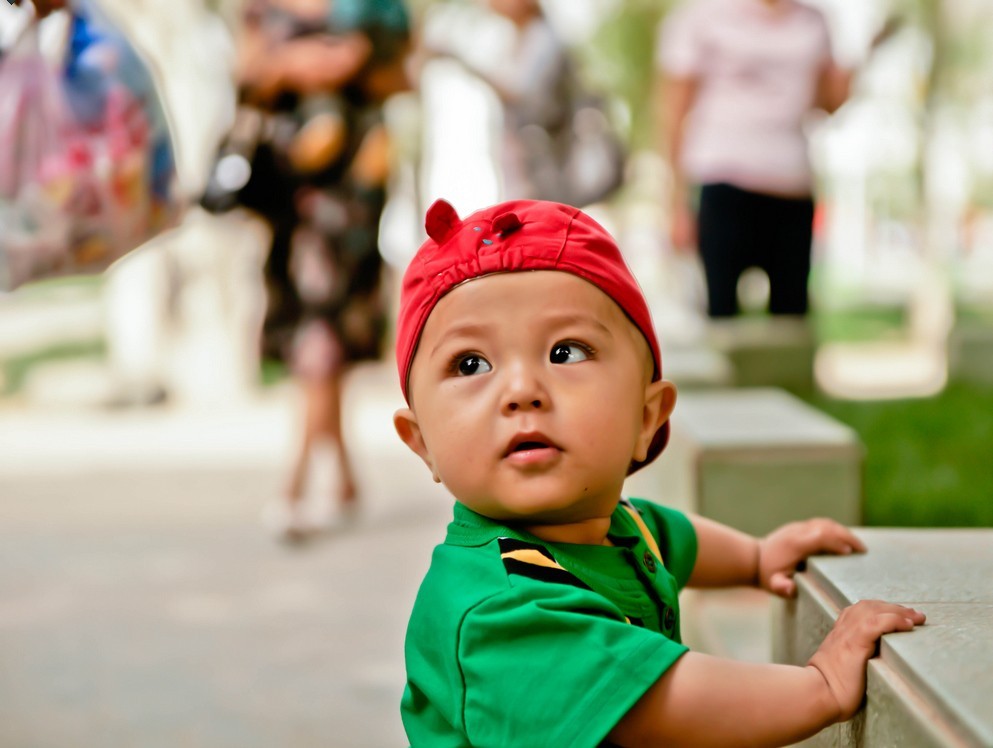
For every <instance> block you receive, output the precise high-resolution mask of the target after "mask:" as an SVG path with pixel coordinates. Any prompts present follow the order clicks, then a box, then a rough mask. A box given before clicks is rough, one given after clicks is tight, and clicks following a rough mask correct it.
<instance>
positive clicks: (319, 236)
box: [243, 0, 409, 538]
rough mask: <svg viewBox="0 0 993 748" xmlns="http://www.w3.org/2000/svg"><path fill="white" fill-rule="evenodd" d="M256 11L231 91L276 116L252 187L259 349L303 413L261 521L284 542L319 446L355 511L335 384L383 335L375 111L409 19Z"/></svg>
mask: <svg viewBox="0 0 993 748" xmlns="http://www.w3.org/2000/svg"><path fill="white" fill-rule="evenodd" d="M262 12H263V15H262V16H261V18H258V19H250V22H253V23H259V24H260V26H259V29H258V30H259V31H261V32H262V34H263V35H266V34H268V39H263V43H262V45H261V46H260V48H259V50H258V51H257V52H255V53H254V54H253V55H252V56H250V57H249V58H248V59H246V64H245V66H244V68H243V71H244V76H245V77H244V79H243V85H244V98H245V99H246V100H248V101H251V102H253V103H255V104H256V105H262V106H267V107H271V109H272V110H273V111H275V112H278V113H279V114H280V117H278V118H277V119H276V121H275V122H274V127H273V137H272V140H271V141H270V143H269V144H268V145H269V147H270V149H271V154H270V156H269V159H270V162H269V166H268V169H269V172H268V179H267V180H266V181H265V182H261V181H260V182H257V188H256V189H257V190H258V192H259V195H264V196H266V198H267V199H270V200H272V201H273V205H270V206H263V207H264V209H265V210H266V211H267V212H268V216H267V217H268V218H269V220H270V221H271V223H272V225H273V245H272V249H271V251H270V255H269V259H268V261H267V286H268V290H269V293H270V313H269V315H268V323H269V330H270V332H272V331H275V332H276V333H277V334H276V335H275V336H271V337H270V340H269V342H268V345H269V347H270V352H275V353H276V355H277V356H279V357H284V358H285V359H286V360H287V361H288V363H289V367H290V372H291V375H292V377H293V378H294V380H295V381H296V383H297V384H298V385H299V387H300V389H301V391H302V395H303V411H304V412H303V417H302V429H301V433H300V437H299V444H298V445H297V448H296V454H295V455H294V458H293V461H292V465H291V469H290V474H289V477H288V480H287V486H286V489H285V494H284V496H283V498H282V499H281V500H279V502H277V505H275V506H273V507H269V508H267V510H266V520H267V521H268V522H270V523H271V524H273V525H274V527H275V529H277V530H278V531H279V532H280V533H281V534H285V535H286V536H288V537H290V538H297V537H300V536H302V535H303V534H304V533H306V532H307V531H309V530H311V529H313V528H314V526H315V524H316V523H318V522H320V521H321V519H320V518H315V517H314V516H313V515H311V516H307V513H306V511H305V504H304V498H305V493H306V485H307V479H308V477H309V474H310V472H311V465H312V460H313V456H314V453H315V449H316V448H317V447H318V446H319V444H320V443H321V442H322V441H325V440H326V441H328V442H330V444H331V446H332V448H333V450H334V453H335V457H336V460H337V464H338V482H337V486H336V489H335V490H336V494H337V496H336V497H335V498H336V501H335V500H332V501H331V502H330V504H329V506H330V505H333V504H334V503H338V504H339V505H340V507H341V508H342V510H343V511H344V512H345V513H346V515H347V514H351V513H352V512H354V510H355V508H356V502H357V498H358V487H357V485H356V481H355V476H354V470H353V467H352V464H351V460H350V457H349V454H348V449H347V445H346V438H345V435H344V433H343V432H342V428H341V409H342V378H343V375H344V373H345V371H346V369H347V367H348V365H349V364H351V363H353V362H356V361H360V360H368V359H375V358H378V357H379V355H380V352H381V345H382V340H383V337H384V335H385V330H386V325H385V316H384V308H383V301H382V298H381V295H380V276H381V271H382V264H383V260H382V256H381V254H380V252H379V245H378V236H379V221H380V217H381V215H382V211H383V208H384V205H385V202H386V184H387V178H388V176H389V142H388V135H387V132H386V129H385V125H384V122H383V104H384V102H385V101H386V99H387V98H388V97H389V96H390V95H392V94H394V93H397V92H398V91H400V90H403V89H404V88H406V77H405V74H404V70H403V60H404V57H405V55H406V52H407V48H408V39H409V22H408V17H407V13H406V10H405V8H404V6H403V5H402V4H401V3H400V2H399V0H349V1H345V0H336V2H334V3H332V4H331V5H330V7H328V6H326V5H325V4H324V3H322V2H320V1H318V2H312V1H311V0H307V1H306V2H300V1H299V0H298V1H297V2H292V3H290V2H283V3H280V4H275V3H273V4H272V5H269V6H268V7H263V8H262ZM266 24H268V27H266ZM273 29H275V30H273ZM256 41H257V39H256ZM254 176H255V175H253V177H254ZM274 185H277V186H276V190H278V191H279V194H278V195H274V194H273V193H274V191H275V190H274V188H273V187H274ZM259 195H256V196H254V197H253V196H249V198H248V199H249V202H258V198H259ZM249 207H252V206H251V205H249ZM264 214H265V213H264Z"/></svg>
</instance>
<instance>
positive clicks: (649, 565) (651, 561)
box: [641, 551, 655, 574]
mask: <svg viewBox="0 0 993 748" xmlns="http://www.w3.org/2000/svg"><path fill="white" fill-rule="evenodd" d="M641 560H642V561H643V562H644V564H645V568H646V569H648V573H649V574H654V573H655V556H653V555H652V552H651V551H645V555H644V556H642V557H641Z"/></svg>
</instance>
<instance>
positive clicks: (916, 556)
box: [773, 529, 993, 748]
mask: <svg viewBox="0 0 993 748" xmlns="http://www.w3.org/2000/svg"><path fill="white" fill-rule="evenodd" d="M859 535H860V537H862V538H863V540H865V542H866V545H867V546H868V548H869V552H868V553H867V554H865V555H857V556H848V557H836V556H835V557H832V556H821V557H817V558H814V559H811V560H810V561H809V563H808V566H807V571H806V572H805V573H803V574H800V575H798V577H797V578H798V582H799V595H798V597H797V598H796V599H795V600H791V601H782V602H777V603H776V604H775V605H776V615H775V618H774V629H775V633H774V638H773V657H774V659H775V660H776V661H777V662H783V663H792V664H797V665H802V664H805V663H806V662H807V660H808V659H809V657H810V655H811V654H812V653H813V652H814V650H815V649H816V648H817V646H818V645H819V644H820V642H821V641H822V640H823V638H824V635H825V634H826V633H827V631H828V630H829V629H830V627H831V626H832V624H833V622H834V620H835V618H836V617H837V615H838V612H839V610H840V609H841V608H842V607H844V606H846V605H849V604H851V603H853V602H855V601H856V600H860V599H873V598H876V599H882V600H887V601H891V602H898V603H902V604H906V605H910V606H912V607H915V608H918V609H919V610H922V611H924V612H925V613H926V614H927V616H928V620H927V624H926V625H925V626H923V627H920V628H918V629H916V630H914V631H913V632H909V633H897V634H891V635H888V636H885V637H883V640H882V643H881V645H880V648H879V656H878V657H876V658H874V659H873V660H871V661H870V662H869V667H868V691H867V698H866V704H865V707H864V709H862V710H861V711H860V712H859V714H857V715H856V717H855V718H854V719H852V720H850V721H848V722H845V723H842V724H839V725H834V726H832V727H830V728H828V729H826V730H824V731H822V732H821V733H819V734H818V735H816V736H815V737H813V738H811V739H809V740H808V741H806V742H804V743H803V744H802V745H805V746H866V747H873V746H915V747H920V748H932V747H933V748H938V747H939V746H941V747H943V748H944V747H947V746H963V747H964V746H993V530H991V529H968V530H892V529H872V530H869V529H864V530H859Z"/></svg>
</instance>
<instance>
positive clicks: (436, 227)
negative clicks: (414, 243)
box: [424, 200, 462, 244]
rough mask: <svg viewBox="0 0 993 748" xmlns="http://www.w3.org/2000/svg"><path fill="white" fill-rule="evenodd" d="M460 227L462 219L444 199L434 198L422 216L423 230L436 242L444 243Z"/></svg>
mask: <svg viewBox="0 0 993 748" xmlns="http://www.w3.org/2000/svg"><path fill="white" fill-rule="evenodd" d="M460 228H462V221H461V220H460V219H459V214H458V213H456V212H455V208H453V207H452V206H451V204H449V203H448V202H446V201H445V200H435V201H434V203H433V204H432V205H431V207H430V208H428V212H427V215H426V216H425V217H424V230H425V231H427V232H428V236H430V237H431V238H432V239H434V240H435V241H436V242H437V243H438V244H444V243H445V242H446V241H448V239H449V238H450V237H451V236H452V235H453V234H454V233H455V232H456V231H458V230H459V229H460Z"/></svg>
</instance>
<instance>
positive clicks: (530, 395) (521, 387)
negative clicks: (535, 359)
mask: <svg viewBox="0 0 993 748" xmlns="http://www.w3.org/2000/svg"><path fill="white" fill-rule="evenodd" d="M548 404H549V397H548V392H547V391H546V389H545V387H544V385H543V384H542V382H541V379H540V377H539V376H537V374H536V373H535V372H533V371H532V370H531V369H530V368H529V367H528V366H526V365H523V364H521V365H517V366H513V367H510V371H509V372H508V382H507V389H506V392H505V394H504V405H503V407H504V410H505V411H506V412H509V413H514V412H517V411H519V410H540V409H542V408H546V407H548Z"/></svg>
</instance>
